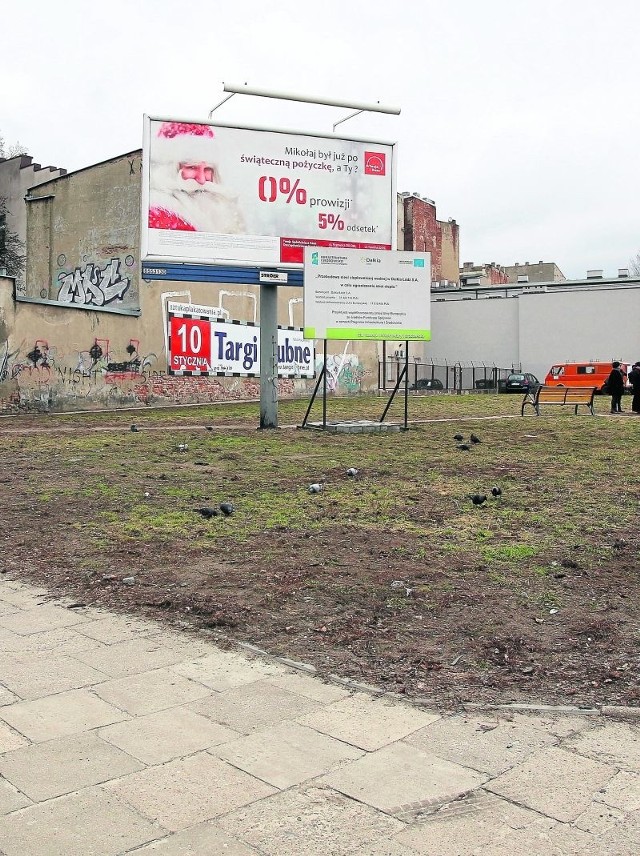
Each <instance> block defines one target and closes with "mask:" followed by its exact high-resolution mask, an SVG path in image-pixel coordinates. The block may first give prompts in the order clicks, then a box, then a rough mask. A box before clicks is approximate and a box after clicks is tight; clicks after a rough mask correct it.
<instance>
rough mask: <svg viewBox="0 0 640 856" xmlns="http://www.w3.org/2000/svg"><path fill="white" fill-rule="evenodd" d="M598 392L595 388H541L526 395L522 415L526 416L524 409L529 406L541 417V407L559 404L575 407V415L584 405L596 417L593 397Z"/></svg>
mask: <svg viewBox="0 0 640 856" xmlns="http://www.w3.org/2000/svg"><path fill="white" fill-rule="evenodd" d="M596 390H597V387H595V386H539V387H538V388H537V389H536V390H535V391H532V392H528V393H527V394H526V395H525V397H524V401H523V402H522V408H521V410H520V414H521V415H522V416H524V409H525V407H526V406H527V405H528V404H529V405H531V407H533V409H534V410H535V412H536V414H537V415H538V416H540V407H541V405H543V404H558V405H560V406H561V407H564V406H565V405H569V406H570V407H573V408H574V411H573V412H574V413H575V414H577V413H578V407H580V406H581V405H584V406H585V407H587V408H588V409H589V412H590V413H591V415H592V416H595V414H594V412H593V397H594V395H595V394H596Z"/></svg>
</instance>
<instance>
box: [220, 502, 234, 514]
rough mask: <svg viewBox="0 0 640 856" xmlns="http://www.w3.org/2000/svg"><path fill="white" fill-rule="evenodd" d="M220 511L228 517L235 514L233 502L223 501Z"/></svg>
mask: <svg viewBox="0 0 640 856" xmlns="http://www.w3.org/2000/svg"><path fill="white" fill-rule="evenodd" d="M220 511H221V512H222V513H223V514H224V516H225V517H228V516H229V515H230V514H233V504H232V503H230V502H221V503H220Z"/></svg>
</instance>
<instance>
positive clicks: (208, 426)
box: [205, 425, 213, 431]
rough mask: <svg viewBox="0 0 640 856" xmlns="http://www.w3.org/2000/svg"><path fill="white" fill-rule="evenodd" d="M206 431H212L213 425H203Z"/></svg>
mask: <svg viewBox="0 0 640 856" xmlns="http://www.w3.org/2000/svg"><path fill="white" fill-rule="evenodd" d="M205 428H206V430H207V431H213V425H205Z"/></svg>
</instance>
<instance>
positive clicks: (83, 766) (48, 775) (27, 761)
mask: <svg viewBox="0 0 640 856" xmlns="http://www.w3.org/2000/svg"><path fill="white" fill-rule="evenodd" d="M142 767H143V764H141V763H140V762H139V761H137V760H135V759H134V758H132V757H131V756H130V755H127V754H126V753H125V752H121V751H120V749H117V748H116V747H115V746H111V745H110V744H109V743H105V742H104V740H100V738H99V737H98V736H97V735H95V734H93V733H89V734H74V735H72V736H70V737H61V738H59V739H57V740H50V741H48V742H47V743H34V744H32V745H30V746H26V747H24V748H22V749H15V750H14V751H13V752H5V753H4V754H3V755H0V774H1V775H2V776H4V777H5V779H7V780H8V781H9V782H11V784H12V785H14V786H15V787H16V788H18V789H19V790H21V791H22V792H23V793H24V794H26V795H27V796H28V797H29V798H30V799H32V800H34V801H36V802H37V801H42V800H48V799H51V798H52V797H57V796H62V794H68V793H71V791H77V790H80V789H81V788H86V787H88V786H90V785H96V784H98V783H100V782H104V781H107V780H108V779H114V778H116V777H117V776H125V775H127V774H128V773H133V772H135V771H136V770H140V769H141V768H142Z"/></svg>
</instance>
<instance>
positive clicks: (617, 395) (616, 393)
mask: <svg viewBox="0 0 640 856" xmlns="http://www.w3.org/2000/svg"><path fill="white" fill-rule="evenodd" d="M607 392H608V393H609V394H610V395H611V412H612V413H623V412H624V411H623V410H622V394H623V392H624V372H623V370H622V368H621V366H620V363H619V362H618V361H617V360H614V361H613V362H612V363H611V372H610V374H609V377H608V378H607Z"/></svg>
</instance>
